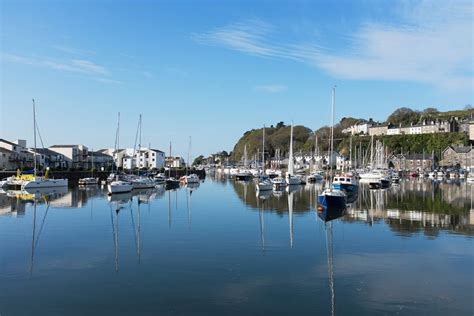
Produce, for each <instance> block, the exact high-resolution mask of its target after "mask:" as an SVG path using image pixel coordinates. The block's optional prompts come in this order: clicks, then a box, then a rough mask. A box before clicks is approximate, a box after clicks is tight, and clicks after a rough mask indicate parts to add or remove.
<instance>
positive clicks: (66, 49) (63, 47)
mask: <svg viewBox="0 0 474 316" xmlns="http://www.w3.org/2000/svg"><path fill="white" fill-rule="evenodd" d="M52 47H53V48H54V49H56V50H58V51H61V52H64V53H68V54H72V55H95V51H93V50H88V49H82V48H75V47H70V46H66V45H53V46H52Z"/></svg>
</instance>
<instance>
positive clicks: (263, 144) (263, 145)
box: [262, 124, 265, 174]
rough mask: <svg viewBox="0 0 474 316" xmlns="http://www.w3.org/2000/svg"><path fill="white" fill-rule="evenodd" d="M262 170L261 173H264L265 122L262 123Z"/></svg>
mask: <svg viewBox="0 0 474 316" xmlns="http://www.w3.org/2000/svg"><path fill="white" fill-rule="evenodd" d="M262 170H263V174H265V124H263V141H262Z"/></svg>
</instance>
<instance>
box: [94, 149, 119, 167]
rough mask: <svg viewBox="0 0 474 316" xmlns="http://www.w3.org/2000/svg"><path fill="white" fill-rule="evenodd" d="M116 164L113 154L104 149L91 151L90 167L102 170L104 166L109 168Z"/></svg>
mask: <svg viewBox="0 0 474 316" xmlns="http://www.w3.org/2000/svg"><path fill="white" fill-rule="evenodd" d="M113 165H114V158H113V157H112V155H108V154H106V153H103V152H102V151H89V157H88V169H91V168H93V169H95V170H101V169H102V168H104V170H105V169H109V168H112V166H113Z"/></svg>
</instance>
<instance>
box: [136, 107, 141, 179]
mask: <svg viewBox="0 0 474 316" xmlns="http://www.w3.org/2000/svg"><path fill="white" fill-rule="evenodd" d="M138 126H139V128H140V130H139V131H140V134H139V138H138V162H137V167H138V171H137V174H138V175H140V156H141V151H142V114H141V113H140V118H139V119H138Z"/></svg>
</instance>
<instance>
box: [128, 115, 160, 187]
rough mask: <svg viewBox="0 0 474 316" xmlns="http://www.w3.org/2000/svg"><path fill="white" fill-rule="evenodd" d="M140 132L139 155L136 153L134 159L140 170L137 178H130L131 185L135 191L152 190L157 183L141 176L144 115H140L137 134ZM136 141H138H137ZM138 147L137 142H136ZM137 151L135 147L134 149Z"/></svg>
mask: <svg viewBox="0 0 474 316" xmlns="http://www.w3.org/2000/svg"><path fill="white" fill-rule="evenodd" d="M138 132H139V135H140V138H139V141H138V153H135V152H134V155H133V156H134V157H135V160H136V167H137V169H138V171H137V173H138V174H137V176H135V177H130V183H131V184H132V187H133V189H152V188H154V187H155V185H156V184H155V181H153V179H151V178H149V177H145V176H140V174H139V173H140V168H141V166H140V162H141V158H140V156H141V152H142V145H141V144H142V115H141V114H140V118H139V119H138V128H137V133H138ZM135 141H136V139H135ZM135 145H136V142H135ZM134 151H135V147H134Z"/></svg>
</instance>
